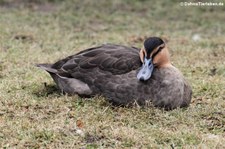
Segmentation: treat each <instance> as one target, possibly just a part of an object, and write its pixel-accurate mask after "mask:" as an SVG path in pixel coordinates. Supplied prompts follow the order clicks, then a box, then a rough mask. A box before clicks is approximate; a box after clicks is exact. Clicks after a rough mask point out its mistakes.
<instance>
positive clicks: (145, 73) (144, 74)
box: [137, 58, 154, 81]
mask: <svg viewBox="0 0 225 149" xmlns="http://www.w3.org/2000/svg"><path fill="white" fill-rule="evenodd" d="M153 69H154V65H153V62H152V59H151V58H150V59H147V58H145V59H144V63H143V64H142V67H141V69H140V71H139V72H138V74H137V78H138V80H140V81H146V80H148V79H149V78H150V77H151V76H152V72H153Z"/></svg>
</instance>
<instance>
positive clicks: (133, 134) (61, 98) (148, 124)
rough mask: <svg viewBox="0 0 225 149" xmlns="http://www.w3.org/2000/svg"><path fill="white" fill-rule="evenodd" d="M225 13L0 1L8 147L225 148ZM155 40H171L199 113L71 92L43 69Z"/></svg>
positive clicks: (0, 128) (161, 5) (147, 4)
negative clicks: (86, 53)
mask: <svg viewBox="0 0 225 149" xmlns="http://www.w3.org/2000/svg"><path fill="white" fill-rule="evenodd" d="M220 2H224V4H225V1H222V0H221V1H220ZM224 11H225V6H222V7H216V6H215V7H194V6H193V7H181V6H180V5H179V2H178V1H176V0H173V1H171V2H166V1H155V2H151V1H145V0H140V1H137V0H130V1H128V0H124V1H120V0H117V1H98V2H97V1H91V0H84V1H78V0H73V1H72V0H71V1H69V0H67V1H64V2H61V1H57V0H55V1H54V0H49V1H48V2H47V1H43V0H32V1H22V0H19V1H17V2H13V1H12V0H8V1H7V0H0V13H1V15H0V52H1V54H0V82H1V83H0V146H1V147H2V148H88V149H92V148H225V145H224V144H225V143H224V142H225V139H224V138H225V111H224V109H225V102H224V101H225V92H224V91H225V88H224V84H225V79H224V77H225V62H224V56H225V48H224V47H225V36H224V34H225V26H224ZM146 36H161V37H163V38H164V39H166V40H168V45H169V49H170V53H171V59H172V62H173V64H174V65H175V66H176V67H177V68H179V69H180V70H181V71H182V73H183V74H184V76H185V77H186V78H187V80H189V82H190V83H191V85H192V88H193V99H192V103H191V105H190V107H188V108H186V109H175V110H173V111H163V110H161V109H157V108H139V107H134V108H122V107H113V106H111V105H110V104H109V103H107V102H106V101H105V100H104V98H102V97H95V98H92V99H81V98H80V97H78V96H67V95H62V94H61V93H60V92H58V91H57V89H56V88H55V84H54V82H53V81H52V80H51V78H50V76H49V75H48V74H47V73H45V72H43V71H41V70H39V69H38V68H36V67H35V66H34V65H35V64H36V63H43V62H49V63H52V62H55V61H56V60H58V59H61V58H64V57H66V56H68V55H71V54H74V53H76V52H78V51H80V50H83V49H85V48H88V47H92V46H96V45H100V44H102V43H106V42H110V43H116V44H123V45H129V46H136V47H140V46H141V45H142V42H143V39H144V38H145V37H146ZM194 36H198V37H199V36H200V39H199V40H197V41H194V40H193V39H194Z"/></svg>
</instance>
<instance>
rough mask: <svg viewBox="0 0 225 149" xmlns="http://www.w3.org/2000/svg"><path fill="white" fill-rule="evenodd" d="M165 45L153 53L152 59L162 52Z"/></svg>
mask: <svg viewBox="0 0 225 149" xmlns="http://www.w3.org/2000/svg"><path fill="white" fill-rule="evenodd" d="M163 48H164V47H160V48H159V49H158V50H157V51H156V52H155V53H154V54H153V55H152V59H153V58H154V57H155V56H156V55H157V54H158V53H159V52H160V51H162V49H163Z"/></svg>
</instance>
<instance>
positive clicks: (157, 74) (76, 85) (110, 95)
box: [37, 37, 192, 109]
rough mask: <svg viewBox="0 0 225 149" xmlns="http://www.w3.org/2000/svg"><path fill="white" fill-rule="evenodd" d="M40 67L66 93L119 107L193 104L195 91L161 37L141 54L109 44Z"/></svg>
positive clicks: (148, 41)
mask: <svg viewBox="0 0 225 149" xmlns="http://www.w3.org/2000/svg"><path fill="white" fill-rule="evenodd" d="M37 66H38V67H40V68H42V69H44V70H46V71H47V72H48V73H49V74H50V75H51V77H52V78H53V80H54V81H55V82H56V84H57V85H58V87H59V88H60V89H61V90H62V91H63V92H65V93H68V94H78V95H80V96H94V95H101V96H104V97H105V98H106V99H108V100H109V101H110V102H112V103H113V104H116V105H131V104H133V103H137V104H139V105H142V106H144V105H146V104H148V103H152V104H153V105H154V106H156V107H162V108H165V109H174V108H177V107H186V106H188V105H189V104H190V101H191V95H192V90H191V87H190V86H189V84H188V83H187V82H186V80H185V79H184V77H183V75H182V74H181V72H180V71H179V70H178V69H177V68H175V67H174V66H173V65H172V64H171V63H170V57H169V52H168V48H167V45H166V43H165V42H164V41H163V40H162V39H160V38H158V37H150V38H148V39H146V40H145V42H144V46H143V48H141V50H139V49H138V48H134V47H126V46H121V45H114V44H105V45H102V46H99V47H94V48H90V49H86V50H84V51H81V52H79V53H77V54H75V55H72V56H69V57H67V58H65V59H62V60H60V61H58V62H56V63H54V64H39V65H37Z"/></svg>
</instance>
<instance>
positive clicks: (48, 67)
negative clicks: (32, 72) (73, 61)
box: [36, 64, 58, 73]
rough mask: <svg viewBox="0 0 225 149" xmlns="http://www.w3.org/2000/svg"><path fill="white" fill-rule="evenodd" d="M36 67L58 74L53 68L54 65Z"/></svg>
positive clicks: (38, 65)
mask: <svg viewBox="0 0 225 149" xmlns="http://www.w3.org/2000/svg"><path fill="white" fill-rule="evenodd" d="M36 66H37V67H39V68H41V69H43V70H45V71H47V72H49V73H58V70H56V69H54V68H52V64H37V65H36Z"/></svg>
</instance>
